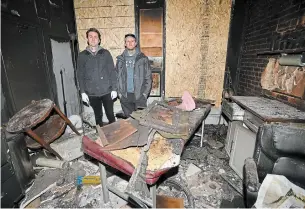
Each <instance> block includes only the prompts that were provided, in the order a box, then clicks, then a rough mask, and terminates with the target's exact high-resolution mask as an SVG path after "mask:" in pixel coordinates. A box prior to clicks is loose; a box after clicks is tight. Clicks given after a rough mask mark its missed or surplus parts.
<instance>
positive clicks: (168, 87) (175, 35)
mask: <svg viewBox="0 0 305 209" xmlns="http://www.w3.org/2000/svg"><path fill="white" fill-rule="evenodd" d="M202 2H203V1H201V0H189V1H188V2H187V3H186V2H185V1H177V0H167V1H166V67H165V95H166V96H167V97H181V96H182V94H183V91H185V90H187V91H189V92H190V93H191V94H192V95H193V96H198V95H197V92H198V83H199V77H200V73H201V71H200V67H201V32H202V30H203V25H202V24H201V21H202V20H201V16H202V12H203V10H202V8H203V6H204V5H203V3H202Z"/></svg>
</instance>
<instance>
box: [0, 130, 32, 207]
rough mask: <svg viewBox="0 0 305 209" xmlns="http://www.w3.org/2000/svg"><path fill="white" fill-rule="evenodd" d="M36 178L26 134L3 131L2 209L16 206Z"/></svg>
mask: <svg viewBox="0 0 305 209" xmlns="http://www.w3.org/2000/svg"><path fill="white" fill-rule="evenodd" d="M34 178H35V175H34V170H33V165H32V162H31V160H30V156H29V153H28V150H27V147H26V144H25V140H24V134H23V133H20V134H9V133H7V132H5V130H4V129H1V207H2V208H11V207H14V206H16V205H17V203H18V202H19V201H20V199H21V198H23V197H24V194H25V191H26V189H27V188H29V186H30V185H31V183H32V181H33V180H34Z"/></svg>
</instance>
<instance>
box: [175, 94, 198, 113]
mask: <svg viewBox="0 0 305 209" xmlns="http://www.w3.org/2000/svg"><path fill="white" fill-rule="evenodd" d="M176 107H177V108H179V109H183V110H187V111H192V110H194V109H195V107H196V104H195V101H194V99H193V97H192V95H191V94H190V93H189V92H188V91H185V92H184V93H183V96H182V103H181V104H180V105H178V106H176Z"/></svg>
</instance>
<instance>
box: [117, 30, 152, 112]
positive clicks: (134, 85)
mask: <svg viewBox="0 0 305 209" xmlns="http://www.w3.org/2000/svg"><path fill="white" fill-rule="evenodd" d="M136 46H137V39H136V37H135V35H134V34H127V35H125V50H124V52H123V53H122V55H120V56H118V57H117V64H116V70H117V75H118V82H117V83H118V88H117V89H118V94H119V98H120V102H121V106H122V110H123V112H124V115H125V116H126V117H129V116H130V114H131V113H132V112H133V111H135V110H137V109H139V108H145V107H147V97H148V95H149V93H150V90H151V84H152V78H151V69H150V65H149V60H148V58H147V56H145V55H144V54H143V53H142V52H140V50H139V49H138V48H137V47H136Z"/></svg>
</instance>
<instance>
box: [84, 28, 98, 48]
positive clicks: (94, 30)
mask: <svg viewBox="0 0 305 209" xmlns="http://www.w3.org/2000/svg"><path fill="white" fill-rule="evenodd" d="M90 32H95V33H97V35H98V39H99V40H100V41H99V43H98V44H100V43H101V34H100V32H99V31H98V29H96V28H89V30H87V32H86V38H88V35H89V33H90Z"/></svg>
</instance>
